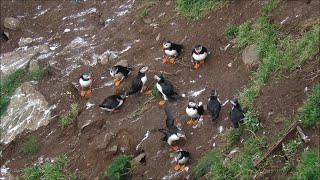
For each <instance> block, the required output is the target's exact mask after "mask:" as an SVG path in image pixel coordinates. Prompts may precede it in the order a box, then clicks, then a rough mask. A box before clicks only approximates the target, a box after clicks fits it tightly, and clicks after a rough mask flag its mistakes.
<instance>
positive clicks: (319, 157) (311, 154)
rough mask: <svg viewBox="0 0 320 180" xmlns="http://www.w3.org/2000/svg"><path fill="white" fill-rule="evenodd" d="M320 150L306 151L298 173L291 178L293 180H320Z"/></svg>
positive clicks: (298, 167)
mask: <svg viewBox="0 0 320 180" xmlns="http://www.w3.org/2000/svg"><path fill="white" fill-rule="evenodd" d="M319 169H320V149H319V148H315V149H311V150H306V151H304V152H303V154H302V156H301V161H300V162H299V164H298V166H297V169H296V171H295V172H294V174H293V176H292V177H291V178H290V179H292V180H300V179H306V180H309V179H320V171H319Z"/></svg>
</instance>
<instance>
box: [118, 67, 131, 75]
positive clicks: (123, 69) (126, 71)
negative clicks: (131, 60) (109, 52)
mask: <svg viewBox="0 0 320 180" xmlns="http://www.w3.org/2000/svg"><path fill="white" fill-rule="evenodd" d="M115 67H116V68H118V72H121V73H122V74H123V75H124V76H128V74H129V72H130V69H129V68H128V67H124V66H121V65H117V66H115Z"/></svg>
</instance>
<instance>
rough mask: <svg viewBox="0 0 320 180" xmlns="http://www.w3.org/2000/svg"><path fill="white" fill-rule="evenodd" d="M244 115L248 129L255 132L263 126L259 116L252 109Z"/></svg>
mask: <svg viewBox="0 0 320 180" xmlns="http://www.w3.org/2000/svg"><path fill="white" fill-rule="evenodd" d="M244 117H245V118H244V124H245V125H246V127H247V128H248V129H250V130H252V131H253V132H254V131H256V130H258V129H259V128H260V127H261V124H260V122H259V120H258V118H257V117H256V116H255V115H254V114H253V113H252V112H251V111H247V112H246V113H245V115H244Z"/></svg>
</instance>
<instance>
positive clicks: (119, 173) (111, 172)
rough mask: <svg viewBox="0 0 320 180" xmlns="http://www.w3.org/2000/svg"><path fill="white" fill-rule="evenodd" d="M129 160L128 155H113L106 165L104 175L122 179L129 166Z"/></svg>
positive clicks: (115, 179)
mask: <svg viewBox="0 0 320 180" xmlns="http://www.w3.org/2000/svg"><path fill="white" fill-rule="evenodd" d="M130 160H131V157H130V156H128V155H118V156H116V157H114V158H113V159H112V163H111V164H110V165H109V166H107V172H106V173H105V177H108V178H109V179H110V180H120V179H122V178H123V177H124V174H125V173H127V172H128V171H129V170H130V168H131V164H130Z"/></svg>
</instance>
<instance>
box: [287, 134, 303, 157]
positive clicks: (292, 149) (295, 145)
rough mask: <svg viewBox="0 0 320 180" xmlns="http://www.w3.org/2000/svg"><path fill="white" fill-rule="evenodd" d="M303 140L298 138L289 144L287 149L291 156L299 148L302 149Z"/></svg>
mask: <svg viewBox="0 0 320 180" xmlns="http://www.w3.org/2000/svg"><path fill="white" fill-rule="evenodd" d="M301 143H302V142H301V139H300V138H299V137H298V138H297V139H291V140H290V141H289V142H288V143H287V149H288V152H289V153H291V154H294V153H296V152H297V150H298V148H299V147H300V144H301Z"/></svg>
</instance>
